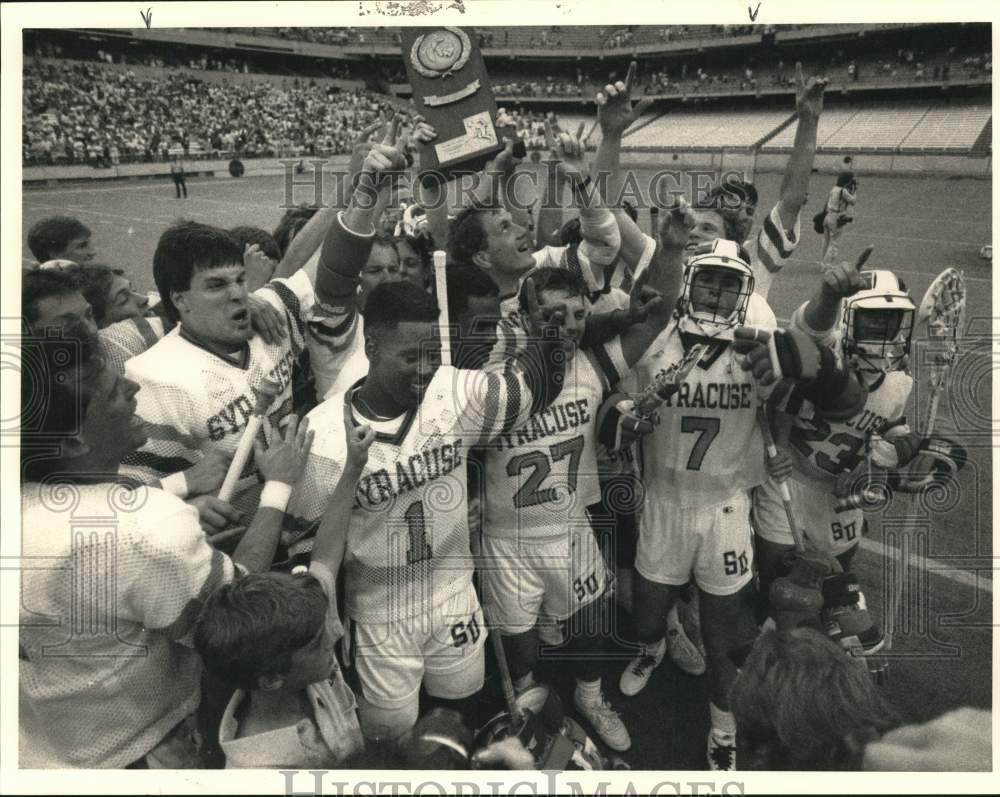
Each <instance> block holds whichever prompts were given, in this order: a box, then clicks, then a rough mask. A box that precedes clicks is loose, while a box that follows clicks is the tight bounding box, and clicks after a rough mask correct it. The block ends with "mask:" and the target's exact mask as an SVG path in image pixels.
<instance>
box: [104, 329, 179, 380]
mask: <svg viewBox="0 0 1000 797" xmlns="http://www.w3.org/2000/svg"><path fill="white" fill-rule="evenodd" d="M98 334H99V335H100V338H101V346H102V348H103V350H104V354H105V356H106V357H107V358H108V360H109V362H110V363H111V364H112V365H113V366H114V367H115V369H116V370H117V371H118V373H120V374H124V373H125V362H126V361H127V360H131V359H132V358H133V357H136V356H138V355H140V354H142V353H143V352H144V351H146V350H147V349H151V348H152V347H153V346H154V345H155V344H156V343H157V342H158V341H159V340H160V338H162V337H163V336H164V335H165V334H166V330H165V329H164V325H163V319H162V318H157V317H156V316H149V317H145V316H144V317H140V318H129V319H126V320H125V321H118V322H116V323H114V324H111V325H110V326H107V327H105V328H104V329H102V330H100V332H99V333H98Z"/></svg>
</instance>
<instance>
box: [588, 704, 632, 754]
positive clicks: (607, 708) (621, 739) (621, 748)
mask: <svg viewBox="0 0 1000 797" xmlns="http://www.w3.org/2000/svg"><path fill="white" fill-rule="evenodd" d="M573 702H574V703H575V704H576V708H577V711H579V712H580V713H581V714H582V715H583V716H584V717H585V718H586V719H587V721H588V722H589V723H590V724H591V726H592V727H593V729H594V730H595V731H596V732H597V735H598V736H599V737H601V741H603V742H604V743H605V744H606V745H607V746H608V747H610V748H611V749H612V750H614V751H615V752H617V753H624V752H625V751H626V750H628V749H629V748H630V747H631V746H632V738H631V737H630V736H629V735H628V728H626V727H625V723H624V722H622V718H621V717H620V716H618V712H617V711H615V710H614V709H613V708H611V704H610V703H608V701H607V699H606V698H605V697H604V695H603V694H602V695H601V696H600V700H598V701H596V702H591V701H588V700H583V699H582V698H581V697H580V691H579V690H577V691H576V693H575V694H574V695H573Z"/></svg>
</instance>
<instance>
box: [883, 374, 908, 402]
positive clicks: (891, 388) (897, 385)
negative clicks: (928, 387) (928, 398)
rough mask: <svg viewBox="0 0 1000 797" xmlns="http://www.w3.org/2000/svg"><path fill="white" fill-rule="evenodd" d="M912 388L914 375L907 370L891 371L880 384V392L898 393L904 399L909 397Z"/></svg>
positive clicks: (887, 393) (886, 393)
mask: <svg viewBox="0 0 1000 797" xmlns="http://www.w3.org/2000/svg"><path fill="white" fill-rule="evenodd" d="M912 389H913V376H912V375H910V374H909V373H907V372H906V371H890V372H889V373H887V374H886V375H885V379H883V380H882V384H881V385H880V386H879V392H881V393H883V394H885V395H898V396H899V397H900V398H901V399H902V400H903V401H905V400H906V399H907V398H909V395H910V391H911V390H912Z"/></svg>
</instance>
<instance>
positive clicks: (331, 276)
mask: <svg viewBox="0 0 1000 797" xmlns="http://www.w3.org/2000/svg"><path fill="white" fill-rule="evenodd" d="M374 240H375V233H374V231H372V232H370V233H366V234H362V233H357V232H354V231H353V230H350V229H348V228H347V227H346V226H345V225H344V222H343V212H341V213H338V214H337V217H336V219H334V222H333V224H331V225H330V229H329V231H328V232H327V234H326V238H324V239H323V249H322V251H321V252H320V256H319V267H318V269H317V272H316V299H317V301H318V302H319V303H320V304H321V305H322V306H323V309H324V311H325V312H328V313H330V314H333V315H342V314H343V313H345V312H349V311H350V310H351V309H352V308H353V307H354V298H355V295H356V294H357V290H358V274H359V273H360V272H361V269H362V268H364V265H365V263H366V262H368V256H369V255H370V254H371V251H372V243H373V242H374Z"/></svg>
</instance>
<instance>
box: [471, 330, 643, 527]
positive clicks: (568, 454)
mask: <svg viewBox="0 0 1000 797" xmlns="http://www.w3.org/2000/svg"><path fill="white" fill-rule="evenodd" d="M626 368H627V365H626V363H625V357H624V355H623V354H622V351H621V343H620V341H619V340H615V341H612V342H611V343H610V344H608V345H607V346H603V347H599V348H598V349H597V350H596V351H594V352H589V351H583V352H579V353H578V354H577V355H576V356H575V357H574V358H573V360H572V361H571V362H570V363H569V365H568V366H567V369H566V378H565V381H564V383H563V389H562V392H561V393H560V394H559V397H558V398H557V399H556V401H555V402H554V403H553V404H551V405H549V406H548V407H546V408H545V409H544V410H542V411H541V412H539V413H536V414H535V415H532V416H531V417H530V418H529V419H528V421H527V423H525V424H524V425H523V426H519V427H517V428H515V429H513V430H511V431H509V432H505V433H504V434H501V435H500V436H499V437H498V438H497V440H496V442H495V443H494V444H493V445H492V446H490V447H488V448H486V450H485V453H486V457H485V460H486V482H485V491H484V494H483V504H484V514H483V534H485V535H486V536H489V537H506V538H512V539H517V540H524V539H533V540H534V539H545V538H552V537H558V536H565V534H566V530H567V528H568V527H569V526H572V525H575V523H574V521H580V522H584V523H585V522H586V517H587V514H586V508H587V507H588V506H590V505H591V504H595V503H597V502H598V501H599V500H600V498H601V491H600V483H599V479H598V467H597V446H596V439H595V438H596V431H597V430H596V427H597V411H598V409H599V408H600V406H601V401H602V399H603V397H604V395H605V393H607V392H608V391H609V390H610V389H611V387H612V385H613V384H614V383H615V382H617V381H618V378H619V374H621V373H624V371H625V370H626Z"/></svg>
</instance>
